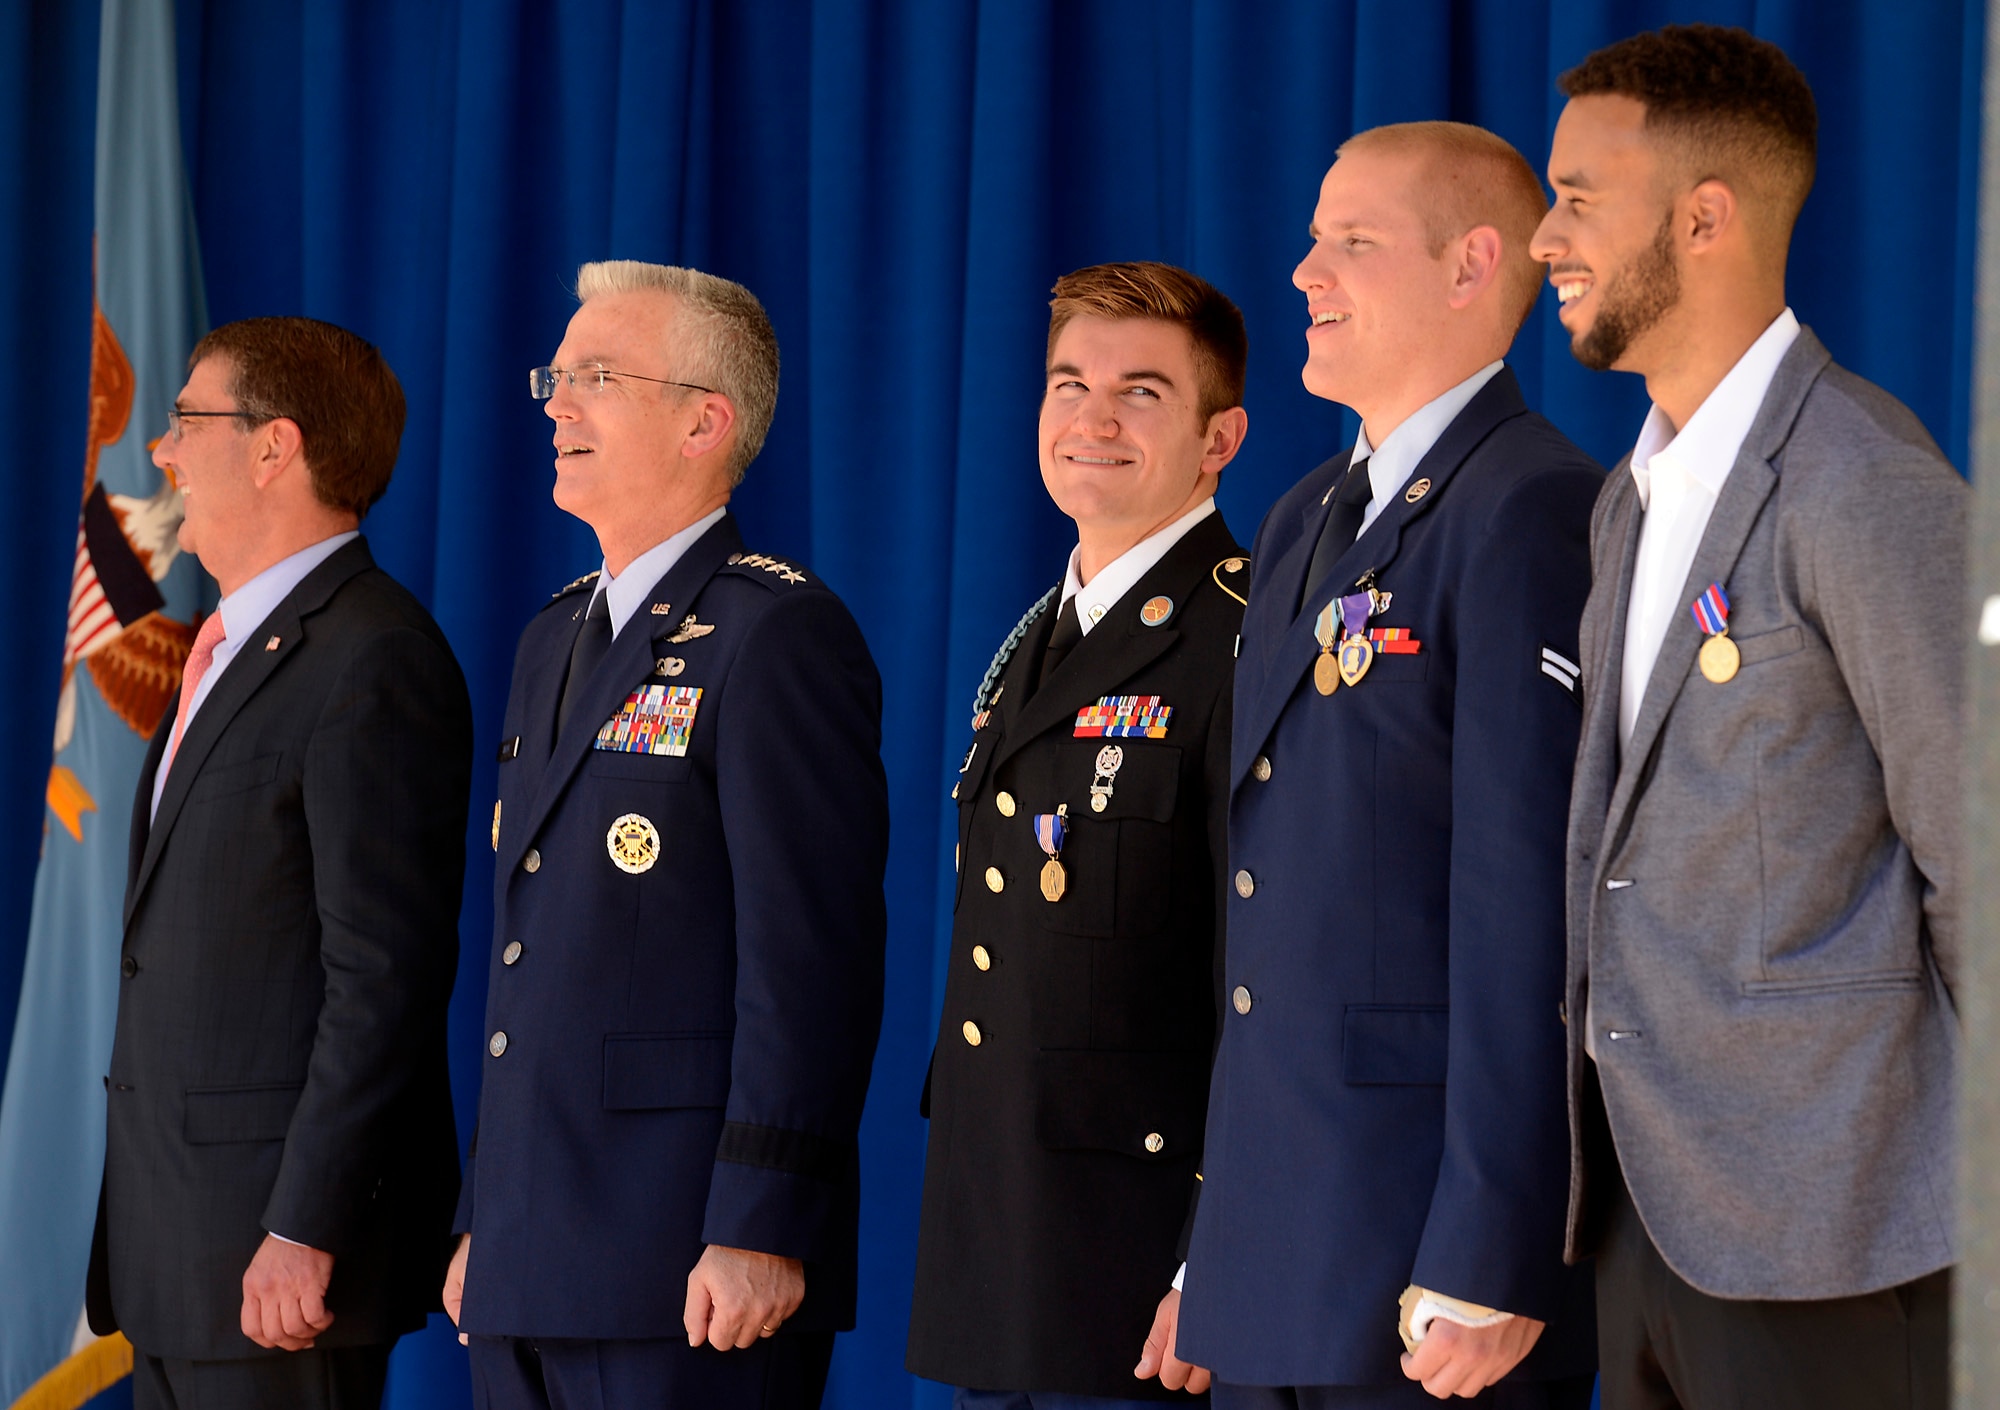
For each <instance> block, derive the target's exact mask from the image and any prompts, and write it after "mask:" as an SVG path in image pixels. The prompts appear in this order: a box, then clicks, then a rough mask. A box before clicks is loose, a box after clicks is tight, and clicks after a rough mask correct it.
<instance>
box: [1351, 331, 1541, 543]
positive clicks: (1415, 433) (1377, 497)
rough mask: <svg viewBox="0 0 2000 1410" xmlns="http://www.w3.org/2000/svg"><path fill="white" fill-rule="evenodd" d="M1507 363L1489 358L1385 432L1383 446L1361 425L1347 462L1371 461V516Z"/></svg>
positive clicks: (1369, 494) (1379, 510) (1405, 480)
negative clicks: (1374, 443)
mask: <svg viewBox="0 0 2000 1410" xmlns="http://www.w3.org/2000/svg"><path fill="white" fill-rule="evenodd" d="M1504 366H1506V363H1505V361H1504V360H1503V361H1498V362H1489V363H1487V364H1486V365H1485V366H1484V367H1482V368H1480V369H1479V370H1478V371H1477V372H1475V373H1473V374H1472V375H1471V376H1470V377H1468V378H1466V379H1465V380H1464V381H1463V382H1460V383H1459V384H1458V385H1457V386H1455V387H1453V388H1452V389H1451V390H1450V391H1448V392H1446V393H1445V394H1444V395H1443V396H1440V397H1435V398H1433V399H1432V400H1430V401H1427V402H1425V403H1424V404H1423V405H1422V406H1420V407H1418V408H1417V409H1416V410H1415V411H1413V412H1411V413H1410V414H1409V415H1408V416H1407V417H1405V418H1404V419H1403V423H1402V424H1401V425H1400V426H1398V427H1397V428H1396V429H1395V430H1393V431H1391V432H1390V433H1389V434H1388V435H1387V436H1385V437H1384V438H1383V440H1382V444H1381V445H1380V446H1373V447H1371V446H1370V445H1369V444H1368V428H1367V427H1366V426H1363V427H1362V428H1361V432H1360V434H1359V435H1357V436H1356V437H1355V439H1354V455H1353V458H1352V459H1350V460H1349V461H1348V464H1350V465H1358V464H1360V463H1361V462H1362V461H1364V460H1365V461H1367V462H1368V497H1369V501H1370V503H1371V506H1372V507H1371V512H1370V516H1369V517H1370V518H1371V519H1372V518H1373V517H1374V515H1375V514H1379V513H1380V512H1381V510H1382V506H1383V505H1385V504H1387V503H1388V502H1389V500H1390V498H1391V497H1392V496H1393V495H1394V494H1395V493H1396V492H1397V491H1398V490H1400V489H1402V488H1403V486H1404V485H1405V484H1407V483H1408V482H1409V478H1410V476H1411V475H1413V474H1415V473H1416V469H1417V466H1419V465H1421V464H1422V463H1423V459H1424V457H1425V456H1427V455H1429V454H1430V453H1431V447H1432V446H1434V445H1436V444H1437V443H1438V437H1439V436H1442V435H1443V434H1444V433H1445V428H1446V427H1448V426H1450V425H1451V423H1452V422H1454V421H1456V420H1457V419H1458V414H1459V412H1461V411H1463V410H1465V408H1466V407H1467V406H1468V405H1470V404H1471V402H1472V399H1473V398H1474V397H1476V396H1478V395H1479V392H1480V389H1481V388H1482V387H1484V386H1485V385H1486V384H1487V383H1488V382H1490V381H1492V380H1493V379H1494V377H1495V376H1497V375H1498V374H1499V371H1500V369H1501V368H1502V367H1504Z"/></svg>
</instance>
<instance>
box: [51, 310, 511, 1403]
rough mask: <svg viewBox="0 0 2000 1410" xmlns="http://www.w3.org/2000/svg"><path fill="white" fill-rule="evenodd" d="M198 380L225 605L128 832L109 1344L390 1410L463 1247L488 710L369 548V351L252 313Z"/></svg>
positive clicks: (207, 541)
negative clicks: (468, 991) (394, 1360)
mask: <svg viewBox="0 0 2000 1410" xmlns="http://www.w3.org/2000/svg"><path fill="white" fill-rule="evenodd" d="M189 369H190V370H189V375H188V381H187V385H186V386H185V387H184V388H183V389H182V391H181V394H180V396H179V397H178V398H176V400H175V403H174V408H173V411H172V413H171V414H170V416H169V429H168V432H167V434H166V435H165V436H163V437H161V439H160V441H159V443H158V445H157V447H156V448H155V450H154V453H153V460H154V463H155V464H157V465H159V466H160V467H161V468H162V469H164V470H166V471H167V473H168V474H169V475H170V476H172V477H173V480H174V483H175V484H177V485H178V486H179V488H180V491H181V495H182V498H183V502H184V504H185V512H186V517H185V519H184V520H183V521H182V523H181V527H180V543H181V547H182V548H184V549H185V550H187V551H188V552H190V553H194V554H197V555H198V556H199V557H200V559H201V562H202V566H203V567H204V568H206V569H207V570H208V571H209V573H211V574H212V575H213V576H214V578H215V580H216V582H217V584H218V585H219V586H220V588H221V590H222V601H221V605H220V607H219V609H218V610H217V611H216V613H215V614H213V615H212V616H210V617H208V618H207V619H206V620H205V621H204V622H203V623H202V626H201V630H200V632H199V633H198V635H197V636H196V639H195V646H194V650H193V652H192V654H191V655H190V656H189V658H188V664H187V668H186V672H185V675H184V677H183V680H182V685H181V693H180V703H179V707H178V709H177V710H176V711H175V712H174V713H173V715H172V717H171V718H169V719H168V720H166V721H165V722H163V723H162V725H161V727H160V730H159V732H158V733H157V734H156V735H155V736H154V738H153V743H152V749H151V751H150V752H149V753H148V755H147V758H146V766H145V769H144V771H143V773H142V774H141V776H140V782H139V796H138V799H137V802H136V805H135V807H134V809H133V823H132V861H131V871H130V875H129V880H128V883H127V887H126V895H125V941H124V959H123V962H122V965H121V973H122V975H123V980H122V983H121V987H120V990H119V1002H118V1025H117V1034H116V1038H115V1040H114V1042H113V1046H112V1052H111V1070H110V1074H109V1076H108V1077H107V1078H106V1081H105V1086H106V1088H107V1089H108V1091H109V1093H110V1104H109V1105H110V1115H109V1125H108V1137H107V1144H106V1150H105V1164H104V1186H103V1193H102V1196H101V1198H100V1203H99V1207H98V1219H97V1234H96V1239H95V1241H94V1247H93V1249H92V1253H91V1268H90V1282H89V1310H90V1321H91V1326H92V1327H93V1328H94V1329H95V1330H96V1331H98V1332H100V1333H108V1332H110V1331H113V1330H122V1331H124V1333H125V1334H126V1336H127V1337H128V1338H129V1339H130V1340H131V1342H132V1344H133V1347H134V1350H135V1357H134V1377H135V1382H136V1385H135V1392H134V1400H135V1403H136V1404H137V1405H139V1406H142V1407H155V1406H158V1407H173V1406H202V1407H208V1406H216V1407H246V1410H247V1407H265V1406H268V1407H278V1406H283V1407H288V1410H289V1407H295V1406H304V1407H327V1410H346V1407H355V1406H361V1407H369V1406H374V1405H376V1404H378V1403H379V1402H380V1399H381V1394H382V1385H383V1378H384V1375H385V1373H386V1370H387V1365H388V1358H389V1348H390V1347H391V1345H392V1344H393V1343H394V1342H395V1340H396V1338H397V1337H398V1336H399V1335H401V1334H402V1333H403V1332H406V1331H410V1330H412V1329H414V1328H417V1327H420V1326H422V1325H423V1321H424V1317H425V1314H426V1312H427V1311H428V1310H429V1309H431V1308H433V1307H435V1306H436V1305H437V1298H436V1279H437V1275H438V1271H439V1270H440V1269H441V1268H443V1266H444V1262H445V1257H446V1254H447V1253H448V1251H449V1245H448V1243H447V1234H448V1231H449V1228H450V1218H451V1204H452V1200H453V1198H454V1196H455V1194H456V1192H457V1185H458V1159H457V1137H456V1136H455V1134H454V1131H453V1126H452V1112H451V1092H450V1087H449V1084H448V1081H447V1074H446V1067H445V1006H446V1002H447V1001H448V999H449V998H450V995H451V983H452V977H453V974H454V972H455V970H456V967H457V955H458V932H457V924H458V904H459V887H460V883H461V881H462V879H463V876H464V869H465V821H466V791H467V789H468V787H469V784H470V775H471V757H472V710H471V704H470V702H469V700H468V699H467V696H466V691H465V681H464V678H463V677H462V676H461V675H460V673H459V669H458V663H457V662H456V661H455V660H454V659H453V658H452V654H451V648H450V647H449V645H447V644H446V642H445V639H444V636H443V634H442V633H441V632H440V631H439V630H438V628H437V624H436V623H435V622H433V621H432V620H431V618H430V616H429V614H428V613H426V612H425V611H424V609H423V608H422V606H420V605H419V604H418V603H417V601H416V599H415V598H413V597H412V596H411V595H410V594H409V593H408V592H407V591H405V590H404V589H403V588H402V587H401V586H399V585H398V584H397V583H396V582H394V581H393V580H392V579H391V578H390V577H389V576H388V575H387V574H386V573H384V572H382V571H381V570H380V569H379V568H377V567H375V565H374V561H373V560H372V559H371V558H370V557H369V554H368V546H367V544H366V542H364V541H363V540H362V539H361V538H360V537H359V534H358V532H357V526H358V524H359V522H360V518H361V516H362V514H364V513H365V512H366V511H367V509H368V507H369V506H370V505H371V504H373V503H374V502H375V500H376V499H378V498H380V496H381V494H382V492H383V491H384V490H385V489H386V488H387V487H388V483H389V475H390V471H391V470H392V469H393V468H394V465H395V459H396V446H397V441H398V440H399V438H400V437H401V435H402V428H403V394H402V389H401V388H400V387H399V386H398V385H397V383H396V379H395V376H394V374H393V373H391V372H390V370H389V368H388V365H387V364H386V363H385V362H383V360H382V357H381V355H380V354H379V353H378V352H376V350H375V349H374V348H373V347H371V346H369V345H368V344H367V343H365V342H363V341H362V340H361V339H359V338H357V337H355V336H354V335H353V334H351V333H348V332H346V331H344V330H342V329H339V328H335V327H333V326H331V325H330V324H325V323H318V322H315V321H313V320H311V319H304V318H261V319H251V320H249V321H247V322H242V323H232V324H227V325H225V326H224V327H221V328H218V329H216V330H215V331H214V332H212V333H210V334H209V335H208V336H207V337H206V338H204V339H203V340H202V341H201V342H200V343H199V344H197V345H196V347H195V349H194V352H193V354H192V356H191V357H190V359H189ZM259 1348H263V1349H264V1350H263V1351H262V1352H261V1353H260V1351H259Z"/></svg>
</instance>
